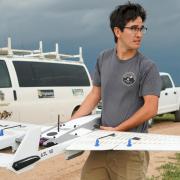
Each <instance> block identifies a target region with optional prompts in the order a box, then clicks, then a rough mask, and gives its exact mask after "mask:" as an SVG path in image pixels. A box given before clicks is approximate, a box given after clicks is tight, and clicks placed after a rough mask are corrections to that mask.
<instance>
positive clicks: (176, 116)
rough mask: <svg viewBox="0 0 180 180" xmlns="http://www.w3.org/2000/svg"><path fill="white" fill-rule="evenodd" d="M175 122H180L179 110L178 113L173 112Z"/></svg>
mask: <svg viewBox="0 0 180 180" xmlns="http://www.w3.org/2000/svg"><path fill="white" fill-rule="evenodd" d="M175 121H176V122H180V109H179V111H176V112H175Z"/></svg>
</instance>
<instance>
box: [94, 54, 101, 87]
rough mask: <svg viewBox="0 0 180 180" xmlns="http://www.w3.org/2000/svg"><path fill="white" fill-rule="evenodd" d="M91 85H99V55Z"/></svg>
mask: <svg viewBox="0 0 180 180" xmlns="http://www.w3.org/2000/svg"><path fill="white" fill-rule="evenodd" d="M93 85H94V86H101V67H100V56H99V57H98V58H97V62H96V66H95V71H94V76H93Z"/></svg>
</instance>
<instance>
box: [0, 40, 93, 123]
mask: <svg viewBox="0 0 180 180" xmlns="http://www.w3.org/2000/svg"><path fill="white" fill-rule="evenodd" d="M57 49H58V45H57V44H56V51H55V52H50V53H43V52H42V42H41V43H40V50H39V51H26V50H15V49H14V50H12V49H11V42H10V39H9V43H8V47H7V48H1V49H0V54H1V55H0V120H1V119H3V120H4V119H6V120H13V121H19V122H31V123H36V124H54V123H55V122H56V121H57V119H58V116H59V118H60V121H62V122H64V121H67V120H68V119H69V118H70V117H71V115H72V114H73V113H74V112H75V111H76V110H77V109H78V108H79V106H80V104H81V103H82V101H83V100H84V98H85V97H86V95H87V94H88V93H89V91H90V89H91V87H92V82H91V78H90V74H89V72H88V69H87V68H86V66H85V64H84V63H83V58H82V49H81V48H80V52H79V54H78V55H65V54H59V53H58V50H57ZM15 54H18V55H15ZM20 54H21V55H20ZM49 58H50V59H49ZM64 58H79V61H70V60H62V59H64Z"/></svg>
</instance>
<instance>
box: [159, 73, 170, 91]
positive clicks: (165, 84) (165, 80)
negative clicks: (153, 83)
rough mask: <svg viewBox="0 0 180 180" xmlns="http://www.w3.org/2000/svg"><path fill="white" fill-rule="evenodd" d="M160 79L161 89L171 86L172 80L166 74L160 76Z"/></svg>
mask: <svg viewBox="0 0 180 180" xmlns="http://www.w3.org/2000/svg"><path fill="white" fill-rule="evenodd" d="M161 80H162V88H161V90H165V89H166V88H172V87H173V85H172V82H171V80H170V79H169V77H168V76H161Z"/></svg>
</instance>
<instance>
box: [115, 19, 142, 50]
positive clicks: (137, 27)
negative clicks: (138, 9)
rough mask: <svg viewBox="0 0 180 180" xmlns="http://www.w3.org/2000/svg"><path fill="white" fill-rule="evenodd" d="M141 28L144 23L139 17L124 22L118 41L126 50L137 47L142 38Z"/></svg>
mask: <svg viewBox="0 0 180 180" xmlns="http://www.w3.org/2000/svg"><path fill="white" fill-rule="evenodd" d="M143 28H144V24H143V22H142V19H141V17H137V18H136V19H135V20H134V21H129V22H128V23H127V24H126V26H125V28H124V31H123V32H121V31H120V34H119V37H118V41H119V42H120V43H121V45H122V46H123V47H124V48H125V49H127V50H128V49H131V50H132V49H133V50H136V49H138V48H139V47H140V45H141V41H142V38H143V32H142V30H144V29H143Z"/></svg>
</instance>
